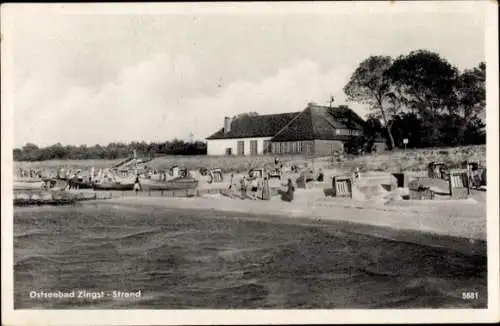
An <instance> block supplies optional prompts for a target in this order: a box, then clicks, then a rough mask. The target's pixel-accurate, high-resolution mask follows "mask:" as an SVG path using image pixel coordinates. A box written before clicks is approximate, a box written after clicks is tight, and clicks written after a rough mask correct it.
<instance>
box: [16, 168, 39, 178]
mask: <svg viewBox="0 0 500 326" xmlns="http://www.w3.org/2000/svg"><path fill="white" fill-rule="evenodd" d="M18 176H19V177H20V178H42V177H43V173H42V170H41V169H34V168H29V169H24V168H19V170H18Z"/></svg>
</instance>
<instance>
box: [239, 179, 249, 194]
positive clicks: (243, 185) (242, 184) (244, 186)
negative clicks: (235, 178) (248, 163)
mask: <svg viewBox="0 0 500 326" xmlns="http://www.w3.org/2000/svg"><path fill="white" fill-rule="evenodd" d="M240 191H241V197H242V198H245V197H246V196H247V183H246V180H245V178H244V177H243V178H241V180H240Z"/></svg>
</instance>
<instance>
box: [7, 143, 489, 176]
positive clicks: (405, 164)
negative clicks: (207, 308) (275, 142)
mask: <svg viewBox="0 0 500 326" xmlns="http://www.w3.org/2000/svg"><path fill="white" fill-rule="evenodd" d="M465 160H472V161H478V162H479V163H480V164H481V165H482V166H486V146H485V145H480V146H463V147H451V148H424V149H408V150H397V151H392V152H383V153H378V154H374V155H366V156H356V157H349V158H346V159H344V160H343V162H334V160H333V158H332V157H318V158H315V163H316V162H317V163H318V166H324V167H333V168H338V169H342V170H346V171H353V170H354V169H355V168H359V169H360V171H361V172H363V171H369V170H370V171H387V172H398V171H423V170H426V169H427V164H428V163H429V162H432V161H442V162H445V163H447V164H448V165H450V166H452V167H459V166H460V164H461V163H462V162H463V161H465ZM120 161H122V159H118V160H67V161H64V160H54V161H41V162H15V164H14V166H15V168H18V167H21V166H22V167H25V168H26V167H27V168H30V167H31V168H38V169H54V168H57V167H64V168H70V169H88V168H90V167H92V166H94V167H96V168H106V167H111V166H112V165H114V164H116V163H118V162H120ZM280 161H281V162H284V163H286V162H293V163H294V164H299V165H300V164H303V163H306V162H308V163H311V161H312V159H311V158H307V157H305V156H297V155H295V156H280ZM273 164H274V156H272V155H269V156H232V157H226V156H162V157H158V158H156V159H154V160H153V161H151V162H149V163H148V164H147V165H148V166H150V167H152V168H156V169H158V170H168V169H169V168H170V167H172V166H174V165H179V166H182V167H186V168H187V169H189V170H197V169H200V168H203V167H208V168H220V169H222V170H223V172H225V173H226V172H236V173H241V172H246V171H248V170H250V169H251V168H257V167H264V166H270V165H273Z"/></svg>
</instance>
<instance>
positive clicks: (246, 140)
mask: <svg viewBox="0 0 500 326" xmlns="http://www.w3.org/2000/svg"><path fill="white" fill-rule="evenodd" d="M364 123H365V121H364V120H363V119H362V118H361V117H359V116H358V115H357V114H356V113H355V112H354V111H352V110H351V109H349V108H348V107H347V106H338V107H325V106H318V105H315V104H312V103H310V104H309V105H308V106H307V108H305V109H304V110H303V111H301V112H292V113H281V114H267V115H257V116H241V117H239V118H236V119H233V120H231V119H230V118H228V117H226V118H224V126H223V127H222V128H221V129H220V130H218V131H217V132H216V133H214V134H213V135H211V136H209V137H208V138H207V154H208V155H239V156H243V155H251V156H255V155H263V154H273V155H279V154H306V155H313V154H315V155H330V154H332V153H334V152H336V151H340V152H343V151H344V144H345V143H346V142H347V141H349V140H350V139H352V137H353V136H362V135H363V126H364ZM375 146H376V148H377V151H378V152H379V151H383V150H385V140H383V139H381V138H377V139H376V140H375Z"/></svg>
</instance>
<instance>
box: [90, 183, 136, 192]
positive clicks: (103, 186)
mask: <svg viewBox="0 0 500 326" xmlns="http://www.w3.org/2000/svg"><path fill="white" fill-rule="evenodd" d="M93 189H94V190H121V191H125V190H133V189H134V183H128V182H127V183H121V182H119V181H115V182H102V183H94V184H93Z"/></svg>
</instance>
